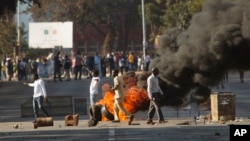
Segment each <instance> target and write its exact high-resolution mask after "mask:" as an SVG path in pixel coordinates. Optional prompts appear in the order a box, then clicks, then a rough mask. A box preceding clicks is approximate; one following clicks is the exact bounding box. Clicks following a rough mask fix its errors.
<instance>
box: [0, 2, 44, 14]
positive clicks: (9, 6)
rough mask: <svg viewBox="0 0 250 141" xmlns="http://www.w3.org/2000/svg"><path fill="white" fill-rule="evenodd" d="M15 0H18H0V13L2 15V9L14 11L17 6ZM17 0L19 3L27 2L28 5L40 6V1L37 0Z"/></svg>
mask: <svg viewBox="0 0 250 141" xmlns="http://www.w3.org/2000/svg"><path fill="white" fill-rule="evenodd" d="M17 1H18V0H1V1H0V15H2V14H3V13H4V11H6V10H7V11H11V12H13V13H15V12H16V8H17ZM19 1H20V3H27V4H29V5H32V4H37V5H39V6H40V3H39V2H38V0H19Z"/></svg>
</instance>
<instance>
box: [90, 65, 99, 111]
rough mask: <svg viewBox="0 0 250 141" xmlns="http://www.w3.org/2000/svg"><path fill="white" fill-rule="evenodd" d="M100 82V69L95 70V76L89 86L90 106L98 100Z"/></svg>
mask: <svg viewBox="0 0 250 141" xmlns="http://www.w3.org/2000/svg"><path fill="white" fill-rule="evenodd" d="M99 83H100V77H99V71H98V70H95V71H94V72H93V77H92V80H91V83H90V88H89V92H90V96H89V97H90V106H91V105H94V104H95V103H96V102H97V96H98V94H99V90H98V87H99Z"/></svg>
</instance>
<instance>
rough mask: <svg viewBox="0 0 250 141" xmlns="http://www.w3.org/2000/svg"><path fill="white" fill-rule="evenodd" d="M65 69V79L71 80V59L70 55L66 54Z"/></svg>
mask: <svg viewBox="0 0 250 141" xmlns="http://www.w3.org/2000/svg"><path fill="white" fill-rule="evenodd" d="M63 67H64V71H65V79H66V81H70V80H71V79H70V73H69V72H70V67H71V60H70V59H69V57H68V55H65V61H64V65H63Z"/></svg>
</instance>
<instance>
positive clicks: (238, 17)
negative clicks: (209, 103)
mask: <svg viewBox="0 0 250 141" xmlns="http://www.w3.org/2000/svg"><path fill="white" fill-rule="evenodd" d="M249 7H250V1H249V0H205V1H204V4H203V8H202V11H201V12H200V13H197V14H196V15H194V16H193V18H192V20H191V23H190V26H189V27H188V29H187V30H185V31H183V30H180V29H178V28H172V29H169V30H167V31H165V33H164V34H163V35H161V37H160V38H159V49H158V53H159V55H160V57H159V58H156V59H154V60H153V61H152V63H151V65H150V67H158V68H159V69H160V78H161V79H162V81H163V82H164V83H162V84H161V88H163V89H165V91H166V93H167V94H168V95H175V96H176V97H179V98H182V99H184V98H186V97H188V96H190V95H191V97H192V98H193V100H196V101H204V100H206V99H207V98H208V97H209V95H210V88H211V87H214V86H216V85H218V84H219V82H220V81H221V80H222V79H223V78H224V75H225V73H227V72H228V71H230V70H238V69H248V68H249V67H250V46H249V42H250V8H249Z"/></svg>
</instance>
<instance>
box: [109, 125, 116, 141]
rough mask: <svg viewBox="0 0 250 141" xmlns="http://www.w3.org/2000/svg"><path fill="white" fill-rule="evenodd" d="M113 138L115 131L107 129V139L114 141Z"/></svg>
mask: <svg viewBox="0 0 250 141" xmlns="http://www.w3.org/2000/svg"><path fill="white" fill-rule="evenodd" d="M114 136H115V129H114V128H111V127H110V128H109V138H108V140H109V141H114V140H115V138H114Z"/></svg>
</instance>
